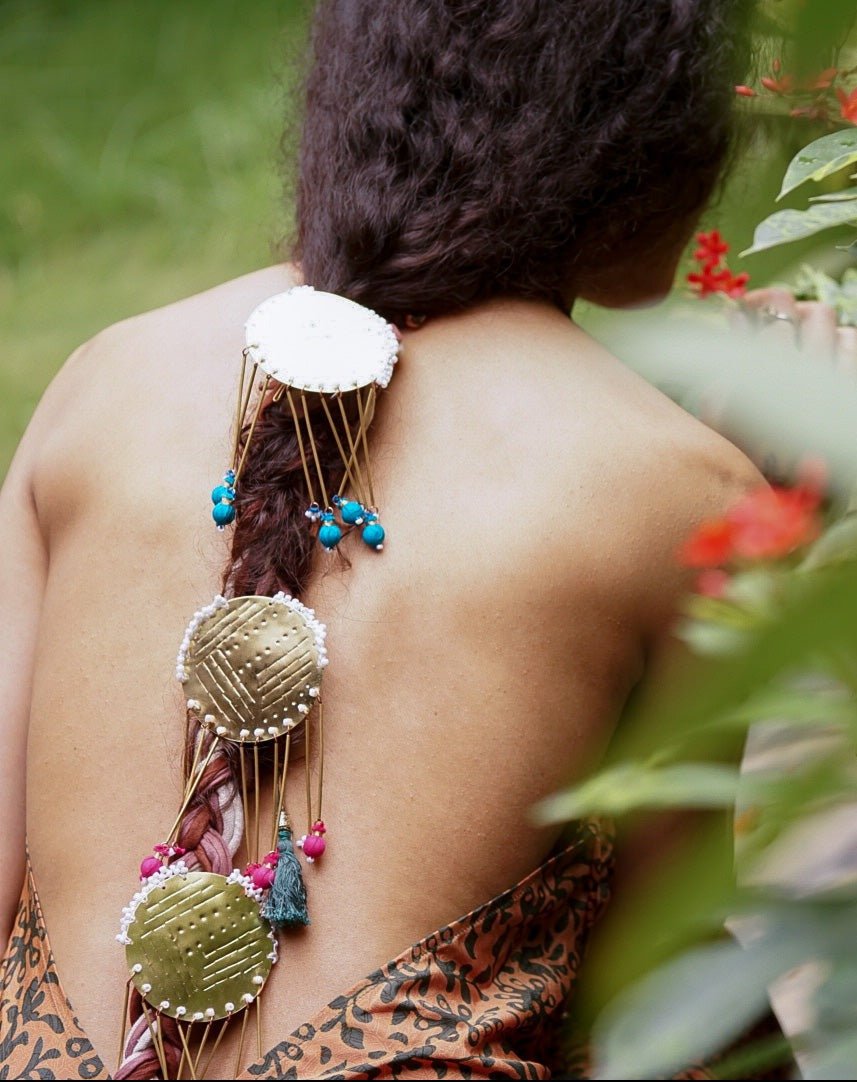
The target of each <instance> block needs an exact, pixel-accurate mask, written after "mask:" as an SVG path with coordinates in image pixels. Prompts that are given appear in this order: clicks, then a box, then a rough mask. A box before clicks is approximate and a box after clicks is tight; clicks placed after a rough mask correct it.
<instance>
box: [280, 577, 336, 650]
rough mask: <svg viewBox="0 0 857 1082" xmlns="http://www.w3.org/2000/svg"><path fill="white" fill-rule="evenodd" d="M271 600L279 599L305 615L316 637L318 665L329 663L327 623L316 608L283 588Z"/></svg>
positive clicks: (304, 618)
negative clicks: (319, 615) (322, 620)
mask: <svg viewBox="0 0 857 1082" xmlns="http://www.w3.org/2000/svg"><path fill="white" fill-rule="evenodd" d="M271 600H272V601H279V602H280V603H281V604H283V605H285V606H286V607H287V608H289V609H291V610H292V612H296V613H297V614H298V615H299V616H302V617H303V620H304V623H305V624H306V626H307V627H308V628H309V629H310V631H311V632H312V633H313V636H314V637H315V648H316V650H318V666H319V668H320V669H323V668H325V667H326V666H327V665H328V657H327V647H326V646H325V640H326V639H327V625H326V624H323V623H322V622H321V620H319V618H318V617H317V616H316V614H315V609H311V608H310V607H309V605H304V603H303V602H302V601H298V599H297V598H296V597H292V595H291V594H284V593H283V592H282V590H281V591H280V592H279V593H277V594H274V596H273V597H272V598H271Z"/></svg>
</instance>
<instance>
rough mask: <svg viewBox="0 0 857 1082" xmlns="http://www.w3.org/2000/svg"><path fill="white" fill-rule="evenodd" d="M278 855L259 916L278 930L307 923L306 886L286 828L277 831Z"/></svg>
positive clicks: (290, 833)
mask: <svg viewBox="0 0 857 1082" xmlns="http://www.w3.org/2000/svg"><path fill="white" fill-rule="evenodd" d="M277 853H278V855H279V858H280V859H279V861H278V862H277V870H276V872H275V874H274V882H273V883H272V884H271V889H270V891H269V893H268V900H267V901H266V902H265V905H264V907H263V909H262V915H263V916H264V917H266V918H267V919H268V920H269V921H270V922H271V924H275V925H277V926H279V927H284V926H285V927H289V926H291V927H295V926H297V925H300V924H309V913H307V905H306V887H305V886H304V880H303V876H302V875H301V866H300V862H299V861H298V858H297V854H296V853H295V850H294V846H293V845H292V832H291V830H290V829H289V827H288V825H284V826H280V829H279V831H278V832H277Z"/></svg>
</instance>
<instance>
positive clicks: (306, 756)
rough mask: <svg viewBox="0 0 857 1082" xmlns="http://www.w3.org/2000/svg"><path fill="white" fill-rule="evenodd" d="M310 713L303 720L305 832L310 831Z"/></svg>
mask: <svg viewBox="0 0 857 1082" xmlns="http://www.w3.org/2000/svg"><path fill="white" fill-rule="evenodd" d="M310 717H311V715H310V714H307V716H306V720H305V721H304V777H305V778H306V818H307V828H306V832H307V834H311V833H312V778H311V777H310V751H311V748H310V733H311V731H312V727H311V725H310V721H309V719H310Z"/></svg>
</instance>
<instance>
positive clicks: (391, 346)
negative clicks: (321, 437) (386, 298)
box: [244, 285, 401, 394]
mask: <svg viewBox="0 0 857 1082" xmlns="http://www.w3.org/2000/svg"><path fill="white" fill-rule="evenodd" d="M244 330H245V341H246V343H247V352H248V353H249V355H250V358H251V359H252V360H253V361H254V362H255V363H256V364H258V365H259V367H260V368H261V369H262V371H263V372H265V373H266V374H267V375H269V376H271V377H272V378H273V379H275V380H277V381H278V382H279V383H283V384H285V385H286V386H287V387H297V388H300V389H302V390H305V391H317V392H321V393H323V394H333V393H336V392H338V391H348V390H352V389H355V388H357V387H365V386H367V385H369V384H370V383H374V384H375V385H376V386H378V387H381V388H383V387H386V386H387V385H388V384H389V382H390V380H391V379H392V376H393V368H394V366H395V364H396V361H397V360H398V358H399V350H400V348H401V343H400V341H399V338H398V336H397V335H396V332H395V330H394V329H393V327H392V326H391V324H389V323H388V322H387V321H386V320H385V319H384V318H383V316H380V315H379V314H378V313H377V312H374V311H373V310H372V309H371V308H367V307H366V306H365V305H362V304H358V303H357V302H356V301H352V300H349V299H348V298H347V297H342V296H340V295H339V294H337V293H326V292H324V291H323V290H320V289H319V290H317V289H314V288H313V287H312V286H306V285H304V286H292V288H291V289H287V290H286V291H285V292H283V293H275V294H274V296H272V297H268V298H267V299H266V300H264V301H262V302H261V304H259V305H257V307H256V308H254V310H253V311H252V312H251V313H250V316H249V317H248V319H247V322H246V324H245V325H244Z"/></svg>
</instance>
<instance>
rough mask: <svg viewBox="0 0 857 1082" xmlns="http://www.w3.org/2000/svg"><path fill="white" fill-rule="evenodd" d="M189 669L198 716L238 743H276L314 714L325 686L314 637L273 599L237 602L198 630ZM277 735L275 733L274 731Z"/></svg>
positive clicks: (190, 651)
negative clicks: (207, 718) (317, 696)
mask: <svg viewBox="0 0 857 1082" xmlns="http://www.w3.org/2000/svg"><path fill="white" fill-rule="evenodd" d="M185 668H186V671H187V681H186V682H185V685H184V687H185V692H186V694H187V696H188V699H189V700H191V701H193V700H196V701H197V702H198V703H199V714H200V717H205V716H206V715H212V716H213V717H214V722H213V725H214V727H215V728H221V727H222V728H225V729H226V732H225V733H221V734H220V735H221V736H223V737H224V738H225V739H227V740H234V741H237V742H239V743H255V742H256V741H264V740H273V739H275V738H276V737H278V736H282V735H283V733H286V732H288V731H289V729H293V728H294V727H295V726H296V725H298V724H299V723H300V722H301V721H303V719H304V716H305V715H306V714H307V713H309V710H310V709H311V708H312V706H313V704H314V703H315V701H316V700H315V696H316V695H317V694H318V687H319V685H320V684H321V672H322V669H321V666H320V665H319V651H318V645H317V642H316V637H315V633H314V632H313V630H312V628H310V627H309V626H308V624H307V623H306V621H305V620H304V618H303V616H302V615H301V613H300V612H296V611H294V609H291V608H289V606H288V605H287V604H286V602H284V601H278V600H276V599H275V598H270V597H236V598H233V599H232V600H231V601H230V602H229V603H228V604H227V605H226V606H225V607H223V608H219V609H217V611H216V612H215V613H214V614H213V615H211V616H209V617H207V618H206V619H205V620H203V621H202V623H200V624H199V625H198V626H197V628H196V630H195V631H194V633H193V636H192V637H191V640H190V646H189V647H188V651H187V655H186V660H185ZM272 730H273V731H272Z"/></svg>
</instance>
